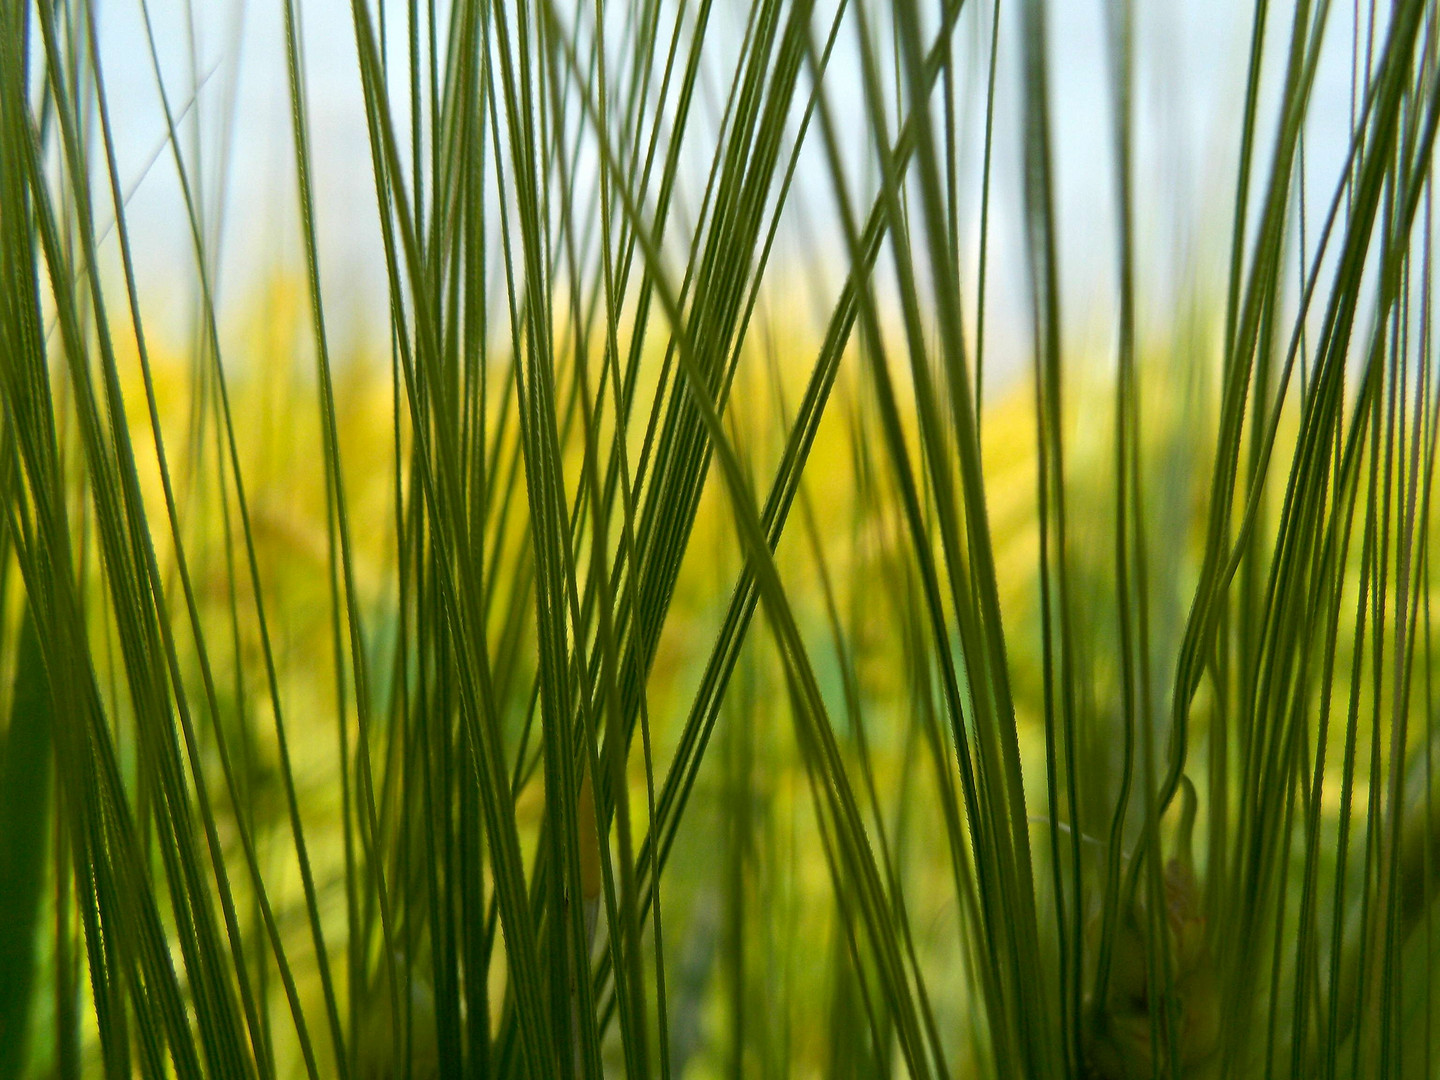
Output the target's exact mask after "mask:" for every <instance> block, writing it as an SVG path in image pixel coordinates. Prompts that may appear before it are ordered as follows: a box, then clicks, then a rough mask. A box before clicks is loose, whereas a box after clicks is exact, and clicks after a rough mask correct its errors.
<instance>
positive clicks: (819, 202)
mask: <svg viewBox="0 0 1440 1080" xmlns="http://www.w3.org/2000/svg"><path fill="white" fill-rule="evenodd" d="M1104 2H1106V0H1057V2H1055V3H1052V4H1051V19H1052V23H1051V32H1052V54H1053V80H1054V81H1053V86H1052V89H1053V98H1052V100H1053V108H1054V130H1055V154H1056V166H1057V171H1058V178H1059V186H1058V199H1059V206H1058V217H1059V220H1060V221H1061V222H1062V223H1063V227H1064V233H1063V235H1062V238H1061V244H1062V249H1061V250H1062V258H1063V267H1064V289H1065V293H1064V296H1065V302H1066V305H1067V309H1068V313H1069V316H1068V318H1067V321H1068V322H1069V323H1070V325H1071V326H1072V327H1073V328H1074V329H1075V331H1076V333H1077V335H1078V336H1079V337H1082V338H1086V339H1088V340H1091V341H1095V342H1101V341H1103V340H1104V339H1105V335H1106V334H1108V333H1109V328H1110V325H1111V320H1112V310H1113V304H1111V303H1110V302H1109V297H1110V291H1109V290H1110V289H1111V278H1112V273H1113V265H1114V252H1113V247H1112V237H1113V235H1114V219H1113V213H1112V204H1113V189H1112V179H1111V173H1110V138H1111V136H1110V112H1109V89H1108V82H1107V79H1108V75H1107V67H1106V53H1105V43H1104V37H1103V22H1102V19H1103V14H1102V12H1103V8H1102V6H1101V5H1102V4H1103V3H1104ZM402 6H403V5H400V4H394V3H392V4H391V5H390V7H391V9H392V11H394V10H395V9H398V8H401V7H402ZM1271 6H1272V9H1274V18H1275V19H1284V20H1285V21H1286V22H1287V23H1288V19H1289V17H1290V10H1289V8H1290V5H1287V4H1284V3H1276V4H1272V5H1271ZM970 8H971V9H972V10H970V11H968V12H967V13H966V14H965V15H964V16H962V22H961V25H960V28H959V30H958V35H957V42H958V44H959V49H960V55H961V56H962V57H963V58H965V70H966V71H967V72H968V73H969V75H968V76H967V77H971V78H973V79H974V80H975V81H974V83H973V87H972V88H973V90H974V91H976V92H975V93H974V94H973V95H972V97H973V98H974V99H975V100H976V102H977V104H978V101H979V99H980V97H981V93H980V91H983V78H984V70H983V68H984V60H985V55H984V46H983V43H984V41H985V38H984V36H983V34H984V25H982V24H983V23H986V22H988V18H989V11H990V10H991V8H990V7H989V6H985V7H983V8H982V6H981V5H980V4H979V3H977V2H976V0H971V3H970ZM1002 8H1003V9H1004V14H1003V16H1002V18H1003V19H1004V22H1003V23H1002V53H1001V68H1000V74H999V86H1000V90H1001V93H1000V96H999V101H998V105H997V118H996V130H997V141H996V164H995V169H996V171H995V180H994V196H993V198H994V203H993V206H994V214H995V217H994V229H995V232H994V238H993V240H992V252H993V258H994V263H993V267H994V273H995V278H994V282H993V284H992V287H991V298H992V300H993V302H994V303H993V307H992V308H991V309H990V318H991V326H992V328H993V329H994V330H995V334H996V337H995V344H996V349H997V353H996V355H997V357H999V358H1000V359H1002V360H1003V359H1004V357H1005V356H1007V355H1008V356H1010V357H1011V358H1012V360H1013V358H1015V357H1018V356H1020V355H1021V353H1022V352H1023V347H1024V340H1025V333H1026V331H1025V312H1026V309H1025V306H1024V303H1025V301H1024V297H1025V296H1026V292H1025V286H1024V280H1025V279H1024V271H1023V265H1022V264H1021V262H1020V257H1019V241H1020V217H1019V214H1020V184H1019V139H1018V131H1019V125H1020V115H1019V109H1018V104H1017V100H1018V94H1017V90H1018V85H1019V71H1018V49H1017V47H1016V46H1017V34H1016V33H1015V29H1016V27H1015V23H1014V20H1015V12H1016V11H1018V8H1019V4H1018V3H1017V2H1016V0H1008V2H1007V3H1004V4H1002ZM1334 8H1335V10H1334V14H1333V16H1332V22H1331V27H1330V30H1329V42H1330V46H1329V52H1330V56H1329V58H1328V60H1327V63H1326V64H1325V66H1324V68H1323V70H1322V72H1321V76H1320V80H1319V82H1318V84H1317V87H1316V99H1315V103H1314V108H1313V110H1312V117H1313V120H1312V124H1311V128H1310V131H1309V141H1308V153H1309V166H1310V173H1311V177H1312V181H1311V185H1310V190H1311V193H1312V198H1313V199H1314V200H1315V203H1314V205H1315V206H1317V207H1318V206H1320V205H1321V202H1322V200H1324V199H1327V198H1328V196H1329V193H1330V191H1331V189H1332V187H1333V183H1334V178H1335V176H1336V175H1337V170H1338V166H1339V161H1340V154H1341V152H1342V150H1343V148H1344V146H1345V142H1346V131H1347V128H1348V115H1349V93H1350V91H1349V82H1350V80H1349V42H1350V25H1349V21H1348V20H1349V10H1350V5H1348V4H1337V5H1334ZM717 9H718V10H719V11H720V16H721V17H720V21H719V23H718V24H717V29H718V30H719V32H720V34H721V36H720V37H718V38H717V41H719V42H720V43H721V44H722V46H723V47H725V48H727V49H729V51H730V52H731V53H732V54H733V44H731V42H733V38H734V35H735V34H736V33H738V27H739V26H740V20H741V18H742V16H743V14H744V8H743V7H742V6H741V5H739V4H738V3H734V2H733V0H720V2H719V3H718V4H717ZM150 10H151V15H152V18H153V20H154V24H155V26H156V30H157V38H158V48H159V52H160V62H161V65H162V68H163V70H164V73H165V78H166V83H167V86H168V87H169V88H170V93H171V100H172V105H174V106H176V107H179V106H180V105H182V104H183V103H184V102H185V101H186V99H188V98H189V96H190V89H189V88H190V86H191V80H192V74H191V71H192V65H191V60H190V47H189V44H188V42H189V36H188V33H187V28H186V27H187V23H186V17H185V11H186V4H185V2H184V0H151V2H150ZM1135 10H1136V13H1137V56H1138V71H1137V75H1138V82H1137V86H1136V92H1137V177H1136V192H1137V201H1138V209H1139V212H1140V222H1139V225H1140V229H1141V247H1140V259H1141V266H1142V270H1143V277H1142V281H1143V283H1144V285H1145V289H1146V294H1147V298H1148V302H1149V307H1150V309H1151V310H1152V312H1155V313H1156V314H1158V313H1159V311H1160V310H1163V309H1164V308H1165V307H1166V306H1167V305H1169V304H1171V303H1173V300H1174V296H1175V293H1176V290H1177V289H1179V288H1182V287H1184V288H1188V287H1189V285H1188V284H1182V281H1183V282H1189V283H1193V282H1194V281H1196V280H1199V281H1201V282H1204V283H1206V285H1205V286H1204V287H1205V288H1208V287H1209V283H1210V282H1213V283H1214V288H1215V290H1216V292H1217V295H1218V290H1219V287H1220V285H1221V284H1222V282H1223V266H1224V254H1225V249H1226V245H1227V243H1228V222H1227V221H1226V220H1225V218H1224V217H1223V213H1216V209H1217V208H1224V207H1226V206H1227V205H1228V203H1229V201H1230V199H1231V197H1232V196H1231V191H1230V188H1231V185H1232V184H1233V174H1234V160H1235V153H1236V147H1237V142H1238V115H1239V111H1240V104H1241V100H1240V94H1241V91H1242V87H1243V71H1244V63H1245V56H1246V50H1247V49H1248V43H1249V33H1250V22H1249V20H1250V11H1251V4H1250V3H1249V2H1248V0H1137V3H1136V5H1135ZM194 12H195V20H196V25H195V32H196V38H197V42H198V48H197V53H198V59H197V62H196V64H195V69H196V70H198V71H199V73H200V75H201V76H202V77H203V76H205V75H206V74H208V75H209V78H208V81H207V82H206V83H205V85H204V86H203V88H202V90H201V92H200V103H199V121H200V129H201V131H202V140H201V147H202V157H201V160H202V165H203V168H204V169H206V170H207V191H208V192H209V197H210V198H211V199H212V200H213V199H214V198H216V197H217V195H219V194H220V193H221V190H222V189H221V188H220V186H219V185H218V182H217V181H218V179H219V165H220V159H219V155H218V153H217V150H218V148H219V146H220V145H221V144H222V142H223V141H224V140H223V139H222V133H223V132H224V131H225V126H226V124H227V122H228V121H229V120H233V125H234V126H233V131H232V137H231V139H230V153H229V158H228V182H227V183H226V184H225V186H224V188H223V197H224V216H223V230H222V244H221V253H222V274H221V281H222V285H221V287H222V297H223V298H224V299H225V300H227V301H229V302H235V301H243V300H244V299H245V297H246V296H247V295H253V292H254V289H255V287H256V284H257V283H258V282H260V281H262V280H263V279H264V278H265V276H266V275H267V274H268V273H270V272H271V271H273V269H274V267H276V266H277V265H280V266H287V267H290V268H296V267H298V242H297V233H296V225H295V217H296V215H295V209H294V207H295V184H294V174H293V165H292V150H291V146H290V129H289V118H288V95H287V89H286V84H285V68H284V53H283V35H282V22H281V18H282V14H281V6H280V4H279V3H278V2H277V0H195V2H194ZM982 13H983V16H984V17H983V19H982V18H980V16H981V15H982ZM303 19H304V28H305V57H306V63H307V69H308V78H309V91H310V105H311V123H312V138H313V143H314V147H315V151H316V153H315V171H316V177H315V181H316V188H317V194H318V198H319V206H320V208H319V224H320V230H321V242H322V248H323V256H324V260H325V261H324V274H325V278H326V282H327V292H328V293H330V294H331V295H332V297H333V301H332V302H333V304H334V307H335V312H336V316H338V317H339V319H340V320H341V321H348V322H349V323H350V324H351V325H354V326H356V327H359V328H360V329H361V332H365V331H367V330H368V331H373V329H374V326H373V325H372V326H370V327H363V326H362V325H361V324H363V322H364V321H365V319H366V318H367V317H368V318H369V319H371V320H374V319H376V318H378V315H377V313H378V312H381V311H383V301H382V298H383V292H382V290H383V276H382V264H381V261H380V255H379V241H378V233H377V230H376V227H375V212H374V205H375V200H374V189H373V185H372V181H371V176H370V168H369V161H370V159H369V147H368V142H367V136H366V132H365V125H364V118H363V113H362V111H361V102H360V88H359V76H358V73H357V70H356V67H355V62H354V55H355V43H354V36H353V32H352V30H351V24H350V15H349V4H348V3H345V2H344V0H309V2H308V3H305V4H304V5H303ZM101 21H102V26H101V39H102V42H103V63H104V70H105V78H106V82H107V89H108V91H109V95H110V102H111V107H112V110H113V118H114V122H115V125H116V132H117V140H118V143H119V147H120V159H121V171H122V175H123V176H124V178H125V181H126V183H127V186H128V185H129V184H131V183H133V182H135V181H137V180H138V186H137V187H136V190H135V195H134V198H133V200H132V201H131V203H130V207H129V215H130V217H129V220H130V223H131V227H132V229H133V230H134V233H135V236H136V255H137V259H138V262H139V267H140V273H141V280H142V287H143V288H144V289H145V291H146V295H147V298H148V300H149V302H150V304H151V306H152V307H153V308H154V309H155V310H157V311H161V310H166V311H170V312H172V313H173V312H174V311H175V310H177V309H181V308H183V307H184V300H185V297H186V296H187V289H188V288H189V285H188V281H189V276H188V275H177V274H176V272H175V267H176V266H177V265H183V264H181V263H179V262H177V260H181V259H185V258H187V257H188V251H189V249H188V243H189V241H188V232H187V226H186V223H185V219H184V216H183V212H182V210H181V203H180V200H179V194H178V185H177V184H176V182H175V179H174V169H173V164H172V162H171V159H170V157H169V155H168V151H166V152H165V153H163V154H161V155H160V157H159V159H158V161H157V162H156V164H155V166H154V167H153V168H150V169H149V170H148V171H146V170H145V165H146V162H147V161H148V160H150V158H151V157H152V155H153V154H154V152H155V150H156V149H157V148H158V147H159V146H160V145H161V140H162V136H163V133H164V122H163V117H162V114H161V112H160V110H159V99H158V96H157V91H156V84H155V77H154V72H153V70H152V68H151V62H150V57H149V52H148V47H147V45H146V40H145V35H144V30H143V24H142V22H141V19H140V9H139V2H138V0H111V2H110V3H107V4H104V5H101ZM1272 25H1274V24H1272ZM393 29H394V31H395V32H396V34H397V38H398V35H399V33H400V32H401V31H400V26H399V24H398V23H396V24H395V25H394V27H393ZM725 34H729V35H731V38H730V41H727V40H726V38H725V37H724V35H725ZM1287 37H1288V31H1287V29H1286V28H1285V27H1280V26H1278V25H1276V26H1275V30H1274V31H1272V33H1271V34H1270V38H1271V40H1272V41H1273V42H1280V41H1282V40H1283V39H1284V38H1287ZM847 65H848V66H847ZM1271 67H1272V69H1273V68H1274V67H1275V65H1273V64H1272V65H1271ZM855 75H856V73H855V69H854V63H853V61H850V60H846V59H843V58H841V59H838V60H837V62H836V64H835V65H834V66H833V67H832V71H831V75H830V78H831V80H832V85H833V87H834V92H835V97H834V99H833V100H834V102H835V104H836V106H837V112H838V113H839V114H840V115H842V116H843V115H846V113H847V110H858V109H859V108H861V106H860V99H859V97H858V89H856V88H855V87H854V85H853V84H854V83H856V82H857V81H858V79H857V78H856V77H855ZM232 100H233V102H234V103H235V108H234V109H233V112H231V111H230V110H229V102H231V101H232ZM402 111H403V110H402ZM701 115H702V116H704V115H706V113H705V111H703V110H702V113H701ZM1265 115H1267V117H1268V115H1269V113H1266V114H1265ZM978 120H979V115H978V113H977V114H976V115H975V116H973V117H971V118H970V124H969V126H968V127H967V131H968V139H967V145H968V147H969V153H970V156H971V158H972V164H973V165H974V166H975V167H976V168H978V162H979V147H980V142H979V138H980V133H981V129H980V127H979V124H978ZM854 128H855V131H856V132H857V133H858V132H860V131H862V130H863V125H861V124H856V125H854ZM1272 130H1273V123H1269V122H1267V124H1266V125H1265V126H1264V127H1263V128H1262V142H1263V143H1264V144H1268V141H1269V138H1270V135H1271V132H1272ZM700 135H701V133H700V132H695V133H692V135H691V138H692V139H693V140H694V141H695V144H696V148H697V149H708V146H707V143H708V141H709V140H707V139H705V138H701V137H699V136H700ZM857 137H858V135H857ZM811 142H812V144H813V148H814V150H815V152H814V153H813V154H811V155H810V157H809V159H808V160H809V162H810V164H809V166H808V167H807V168H805V169H802V172H801V174H800V178H799V181H798V191H797V195H798V196H800V197H801V198H803V199H804V201H805V203H806V206H807V208H808V209H809V211H810V216H811V217H812V219H814V224H815V226H816V229H817V232H819V233H820V234H821V235H822V236H823V235H824V234H825V233H826V232H827V231H828V232H829V233H830V234H831V235H832V236H833V235H834V234H835V232H836V230H834V228H833V226H831V227H830V228H829V229H828V230H827V222H826V214H827V213H828V211H827V209H826V208H827V206H828V205H829V200H830V185H829V181H828V176H827V173H826V172H825V171H824V169H823V166H822V164H821V163H822V161H823V158H822V156H821V155H820V153H819V144H818V139H817V138H814V137H812V140H811ZM852 149H853V150H855V151H856V152H857V154H858V151H859V145H858V144H857V145H856V146H855V147H852ZM697 160H698V159H697ZM142 177H143V179H141V178H142ZM859 179H860V175H859V173H858V172H857V175H856V177H855V180H856V182H857V183H858V182H859ZM969 202H970V205H971V213H970V214H969V218H968V225H969V228H970V234H971V235H970V236H969V242H970V244H971V247H972V248H973V245H974V241H975V238H976V228H977V224H978V217H979V214H978V193H977V191H976V190H974V188H973V185H972V191H971V197H970V199H969ZM111 246H112V247H113V241H111ZM799 247H800V244H799V241H798V240H797V239H791V240H790V241H789V242H788V243H787V244H786V245H784V248H783V249H782V252H781V254H780V255H779V258H780V259H781V262H780V263H779V264H778V265H777V267H776V270H777V272H778V273H779V274H781V275H786V274H792V275H793V274H799V273H809V272H813V252H801V251H799ZM837 253H839V248H838V244H837V250H836V252H835V253H832V254H837ZM835 261H836V260H835V259H833V258H832V259H831V263H832V264H833V263H834V262H835ZM969 295H973V282H972V283H967V303H968V302H969V301H968V296H969Z"/></svg>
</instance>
